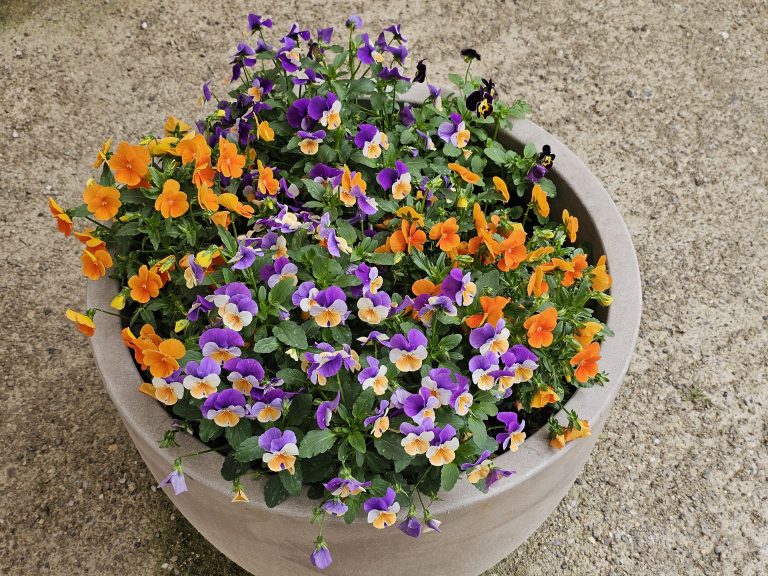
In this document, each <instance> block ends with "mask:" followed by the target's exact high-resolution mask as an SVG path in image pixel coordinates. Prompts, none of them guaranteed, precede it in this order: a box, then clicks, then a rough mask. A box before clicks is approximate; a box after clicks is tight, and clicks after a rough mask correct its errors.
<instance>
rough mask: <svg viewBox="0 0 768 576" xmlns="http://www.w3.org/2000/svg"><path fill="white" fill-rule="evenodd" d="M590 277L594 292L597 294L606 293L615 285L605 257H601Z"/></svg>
mask: <svg viewBox="0 0 768 576" xmlns="http://www.w3.org/2000/svg"><path fill="white" fill-rule="evenodd" d="M589 276H590V279H591V281H592V285H591V286H592V290H594V291H595V292H605V291H606V290H608V288H610V287H611V284H613V279H612V278H611V275H610V274H608V269H607V267H606V265H605V256H604V255H603V256H600V258H599V259H598V261H597V264H596V265H595V267H594V268H593V269H592V271H591V272H590V273H589Z"/></svg>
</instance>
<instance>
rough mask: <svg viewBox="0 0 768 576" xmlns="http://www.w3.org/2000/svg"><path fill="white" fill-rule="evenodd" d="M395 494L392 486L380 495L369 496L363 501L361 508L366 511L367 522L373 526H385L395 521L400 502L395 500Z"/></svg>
mask: <svg viewBox="0 0 768 576" xmlns="http://www.w3.org/2000/svg"><path fill="white" fill-rule="evenodd" d="M396 497H397V494H396V493H395V491H394V490H393V489H392V488H389V487H388V488H387V492H386V494H385V495H384V496H382V497H376V498H369V499H368V500H366V501H365V502H364V503H363V510H365V511H366V512H367V513H368V523H369V524H373V527H374V528H379V529H381V528H387V527H388V526H392V525H393V524H394V523H395V522H396V521H397V513H398V512H399V511H400V504H399V503H398V502H396V501H395V498H396Z"/></svg>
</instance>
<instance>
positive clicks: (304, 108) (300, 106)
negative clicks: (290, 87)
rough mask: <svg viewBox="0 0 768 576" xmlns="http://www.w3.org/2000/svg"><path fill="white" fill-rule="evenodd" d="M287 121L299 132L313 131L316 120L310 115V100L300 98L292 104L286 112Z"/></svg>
mask: <svg viewBox="0 0 768 576" xmlns="http://www.w3.org/2000/svg"><path fill="white" fill-rule="evenodd" d="M285 119H286V120H287V122H288V124H289V125H290V126H291V127H293V128H296V129H297V130H298V129H301V130H312V127H313V126H314V125H315V120H314V119H313V118H312V117H311V116H310V115H309V98H299V99H297V100H294V101H293V102H291V105H290V106H288V110H286V112H285Z"/></svg>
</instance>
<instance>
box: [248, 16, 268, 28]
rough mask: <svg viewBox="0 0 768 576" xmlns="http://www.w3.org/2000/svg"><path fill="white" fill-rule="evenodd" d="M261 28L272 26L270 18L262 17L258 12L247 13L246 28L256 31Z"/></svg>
mask: <svg viewBox="0 0 768 576" xmlns="http://www.w3.org/2000/svg"><path fill="white" fill-rule="evenodd" d="M262 28H272V19H271V18H262V17H261V16H260V15H259V14H248V29H249V30H250V31H251V32H257V31H259V30H261V29H262Z"/></svg>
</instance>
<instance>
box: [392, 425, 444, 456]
mask: <svg viewBox="0 0 768 576" xmlns="http://www.w3.org/2000/svg"><path fill="white" fill-rule="evenodd" d="M400 434H402V435H403V436H404V438H403V439H402V440H401V441H400V445H401V446H402V447H403V449H404V450H405V452H406V454H408V455H409V456H417V455H419V454H426V453H427V450H429V447H430V444H431V442H432V440H433V439H434V438H435V432H434V424H433V421H432V420H429V419H427V420H424V421H423V422H422V423H421V424H419V425H418V426H414V425H413V424H411V423H409V422H403V423H402V424H400Z"/></svg>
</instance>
